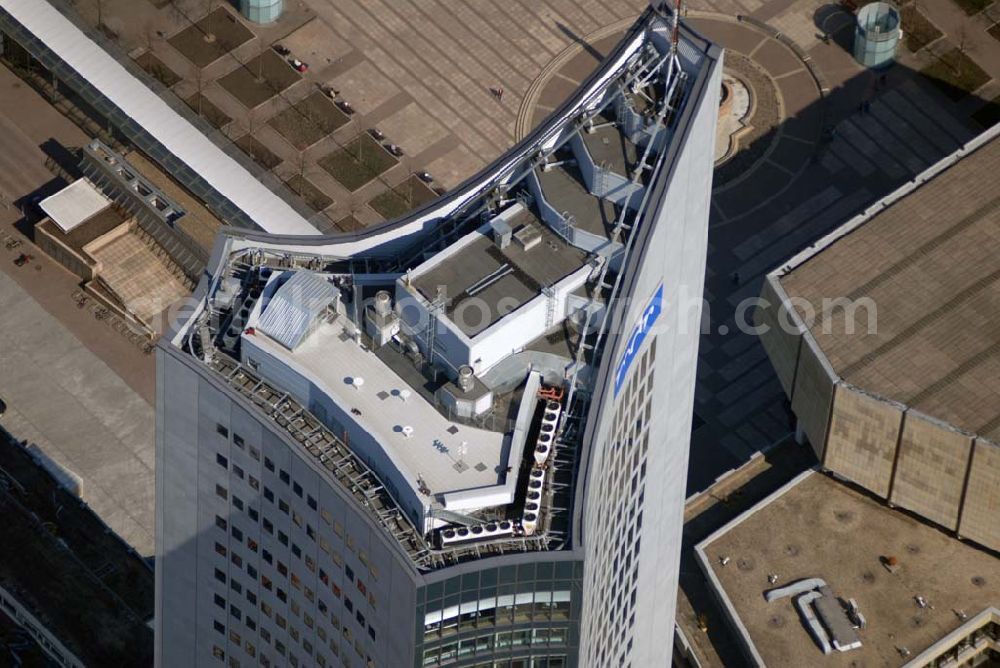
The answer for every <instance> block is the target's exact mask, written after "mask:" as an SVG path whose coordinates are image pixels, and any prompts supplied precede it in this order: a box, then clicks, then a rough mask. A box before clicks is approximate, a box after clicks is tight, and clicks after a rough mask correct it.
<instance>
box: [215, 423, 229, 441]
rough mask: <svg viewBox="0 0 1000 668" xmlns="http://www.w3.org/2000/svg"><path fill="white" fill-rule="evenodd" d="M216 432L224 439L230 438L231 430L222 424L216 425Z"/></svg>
mask: <svg viewBox="0 0 1000 668" xmlns="http://www.w3.org/2000/svg"><path fill="white" fill-rule="evenodd" d="M215 431H216V433H217V434H218V435H219V436H222V437H223V438H229V430H228V429H227V428H225V427H223V426H222V425H221V424H216V425H215Z"/></svg>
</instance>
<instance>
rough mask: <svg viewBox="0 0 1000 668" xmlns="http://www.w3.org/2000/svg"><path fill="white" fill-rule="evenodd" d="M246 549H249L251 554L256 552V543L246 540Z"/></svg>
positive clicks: (250, 539) (249, 539) (251, 539)
mask: <svg viewBox="0 0 1000 668" xmlns="http://www.w3.org/2000/svg"><path fill="white" fill-rule="evenodd" d="M247 547H249V548H250V551H251V552H256V551H257V541H255V540H254V539H253V538H247Z"/></svg>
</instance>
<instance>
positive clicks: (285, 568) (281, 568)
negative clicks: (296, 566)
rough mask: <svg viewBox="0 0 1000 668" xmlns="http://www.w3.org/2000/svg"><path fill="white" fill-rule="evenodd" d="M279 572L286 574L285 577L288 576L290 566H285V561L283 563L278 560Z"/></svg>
mask: <svg viewBox="0 0 1000 668" xmlns="http://www.w3.org/2000/svg"><path fill="white" fill-rule="evenodd" d="M278 572H279V573H281V574H282V575H284V576H285V577H288V566H285V565H284V564H283V563H281V562H280V561H279V562H278Z"/></svg>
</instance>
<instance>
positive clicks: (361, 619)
mask: <svg viewBox="0 0 1000 668" xmlns="http://www.w3.org/2000/svg"><path fill="white" fill-rule="evenodd" d="M354 617H355V618H356V619H357V620H358V624H361V628H365V616H364V615H362V614H361V611H360V610H358V612H357V614H356V615H354Z"/></svg>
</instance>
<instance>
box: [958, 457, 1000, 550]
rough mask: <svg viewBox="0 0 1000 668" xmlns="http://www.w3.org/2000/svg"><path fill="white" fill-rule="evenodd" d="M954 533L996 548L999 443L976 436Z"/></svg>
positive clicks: (998, 532)
mask: <svg viewBox="0 0 1000 668" xmlns="http://www.w3.org/2000/svg"><path fill="white" fill-rule="evenodd" d="M973 450H974V451H973V455H972V468H971V469H970V471H969V483H968V485H967V486H966V489H965V500H964V501H963V504H962V519H961V522H960V524H959V526H958V533H959V534H960V535H962V536H964V537H965V538H969V539H971V540H974V541H976V542H977V543H979V544H980V545H985V546H986V547H988V548H990V549H993V550H998V551H1000V445H997V444H996V443H992V442H990V441H987V440H986V439H984V438H978V439H976V444H975V446H974V449H973Z"/></svg>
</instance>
